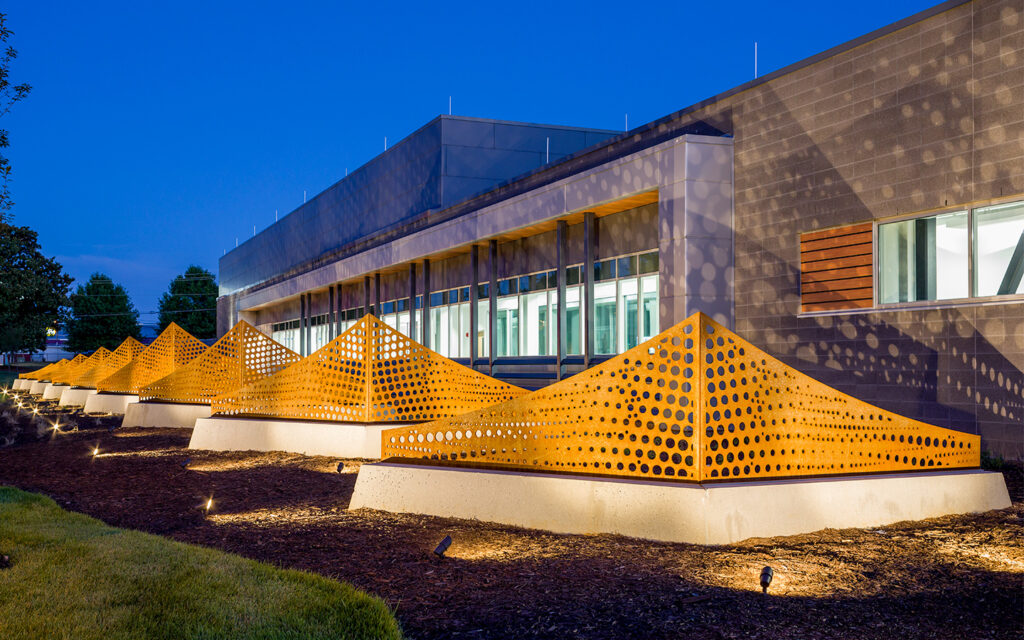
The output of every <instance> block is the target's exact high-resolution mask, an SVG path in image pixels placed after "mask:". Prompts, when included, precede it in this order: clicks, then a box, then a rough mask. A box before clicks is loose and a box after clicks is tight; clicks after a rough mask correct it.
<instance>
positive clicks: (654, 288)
mask: <svg viewBox="0 0 1024 640" xmlns="http://www.w3.org/2000/svg"><path fill="white" fill-rule="evenodd" d="M640 287H641V289H642V290H643V293H642V297H643V302H642V306H643V308H642V309H641V310H640V341H641V342H643V341H644V340H650V339H651V338H653V337H654V336H656V335H658V324H659V321H658V313H659V309H658V276H645V277H643V278H640Z"/></svg>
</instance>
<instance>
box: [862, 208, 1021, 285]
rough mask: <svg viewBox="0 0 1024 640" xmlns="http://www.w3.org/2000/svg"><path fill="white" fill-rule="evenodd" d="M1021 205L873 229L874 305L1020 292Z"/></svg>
mask: <svg viewBox="0 0 1024 640" xmlns="http://www.w3.org/2000/svg"><path fill="white" fill-rule="evenodd" d="M1022 276H1024V202H1012V203H1007V204H1000V205H995V206H989V207H980V208H977V209H971V210H967V211H955V212H951V213H942V214H939V215H933V216H922V217H919V218H913V219H910V220H900V221H897V222H887V223H884V224H880V225H878V275H877V277H878V289H879V292H878V302H879V303H880V304H893V303H901V302H918V301H928V300H955V299H964V298H977V297H991V296H1004V295H1020V294H1024V286H1022V280H1024V278H1022Z"/></svg>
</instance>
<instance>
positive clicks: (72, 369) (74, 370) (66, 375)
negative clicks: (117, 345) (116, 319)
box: [52, 347, 110, 384]
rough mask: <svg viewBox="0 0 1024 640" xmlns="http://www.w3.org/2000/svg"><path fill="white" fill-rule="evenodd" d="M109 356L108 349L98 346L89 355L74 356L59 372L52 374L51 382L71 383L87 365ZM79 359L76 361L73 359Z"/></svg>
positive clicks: (87, 367)
mask: <svg viewBox="0 0 1024 640" xmlns="http://www.w3.org/2000/svg"><path fill="white" fill-rule="evenodd" d="M109 356H110V351H108V350H106V349H104V348H103V347H100V348H99V349H97V350H96V351H94V352H93V354H92V355H91V356H89V357H88V358H86V357H85V356H82V355H79V356H76V357H75V359H74V360H72V361H71V364H69V365H68V366H67V367H65V368H64V370H63V371H61V372H60V373H59V374H55V375H54V376H53V379H52V382H54V383H56V384H71V381H72V380H75V379H77V378H78V376H80V375H82V373H83V372H85V371H86V370H88V369H89V367H91V366H93V365H95V364H98V363H100V362H104V361H105V360H106V359H107V358H108V357H109ZM79 358H81V360H79V361H78V362H77V363H76V362H75V360H78V359H79Z"/></svg>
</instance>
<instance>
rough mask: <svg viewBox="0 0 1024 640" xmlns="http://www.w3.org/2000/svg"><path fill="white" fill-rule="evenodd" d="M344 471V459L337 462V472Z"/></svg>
mask: <svg viewBox="0 0 1024 640" xmlns="http://www.w3.org/2000/svg"><path fill="white" fill-rule="evenodd" d="M344 472H345V461H344V460H342V461H341V462H339V463H338V473H344Z"/></svg>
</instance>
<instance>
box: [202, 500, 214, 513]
mask: <svg viewBox="0 0 1024 640" xmlns="http://www.w3.org/2000/svg"><path fill="white" fill-rule="evenodd" d="M212 508H213V496H210V497H209V498H207V499H206V504H204V505H203V513H210V509H212Z"/></svg>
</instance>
